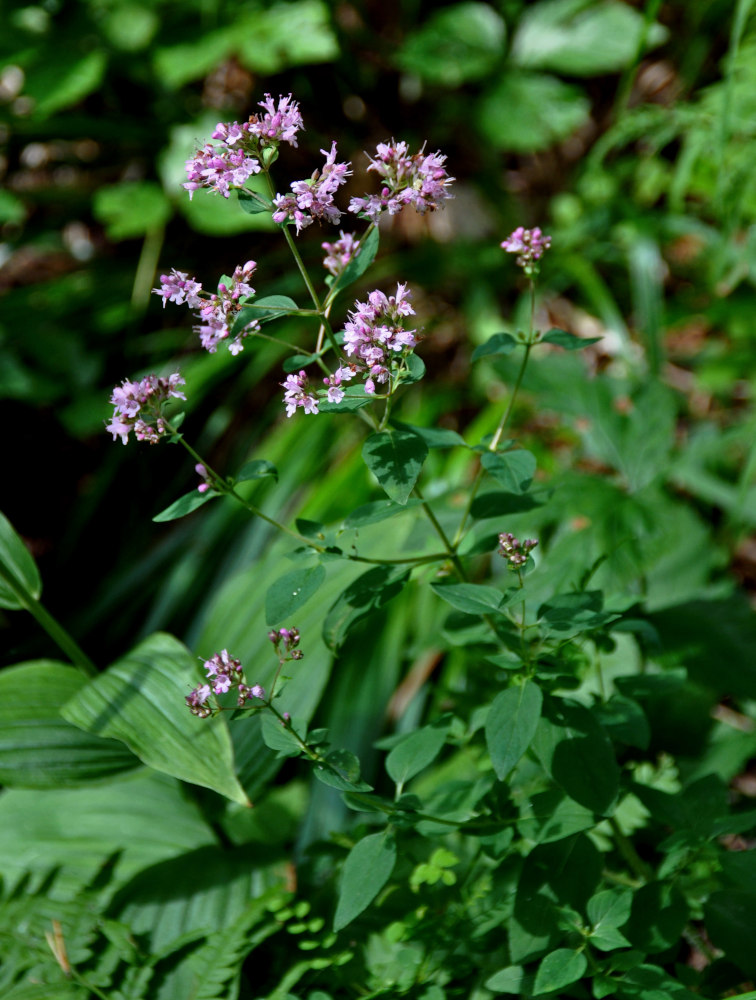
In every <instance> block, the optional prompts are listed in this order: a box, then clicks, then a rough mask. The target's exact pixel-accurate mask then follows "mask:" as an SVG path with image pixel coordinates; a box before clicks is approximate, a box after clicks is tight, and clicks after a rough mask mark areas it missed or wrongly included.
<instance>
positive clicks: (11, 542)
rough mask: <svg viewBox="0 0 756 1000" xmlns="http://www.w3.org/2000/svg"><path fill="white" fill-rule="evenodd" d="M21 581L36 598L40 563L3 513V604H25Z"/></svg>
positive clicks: (0, 605) (39, 587) (15, 606)
mask: <svg viewBox="0 0 756 1000" xmlns="http://www.w3.org/2000/svg"><path fill="white" fill-rule="evenodd" d="M18 585H20V586H21V588H22V590H25V591H28V593H29V594H31V596H32V597H34V598H37V599H38V598H39V595H40V594H41V593H42V581H41V580H40V577H39V570H38V569H37V564H36V563H35V562H34V560H33V559H32V557H31V553H30V552H29V550H28V549H27V547H26V546H25V545H24V543H23V542H22V541H21V539H20V538H19V537H18V535H17V534H16V532H15V531H14V530H13V527H12V526H11V523H10V521H9V520H8V518H7V517H5V516H4V515H3V514H0V608H9V609H12V610H16V609H18V608H23V607H25V606H26V605H25V604H24V603H23V601H22V600H21V598H20V596H19V593H18Z"/></svg>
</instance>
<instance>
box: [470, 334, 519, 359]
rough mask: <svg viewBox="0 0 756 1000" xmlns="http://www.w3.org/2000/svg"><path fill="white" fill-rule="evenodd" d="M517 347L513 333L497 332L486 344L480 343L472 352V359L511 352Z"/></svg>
mask: <svg viewBox="0 0 756 1000" xmlns="http://www.w3.org/2000/svg"><path fill="white" fill-rule="evenodd" d="M515 347H517V341H516V340H515V339H514V337H513V336H512V334H511V333H495V334H494V335H493V336H492V337H489V338H488V340H487V341H486V342H485V344H480V345H479V346H478V347H476V348H475V350H474V351H473V353H472V360H473V361H479V360H480V359H481V358H488V357H495V356H502V355H506V354H511V353H512V351H513V350H514V349H515Z"/></svg>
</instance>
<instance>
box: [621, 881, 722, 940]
mask: <svg viewBox="0 0 756 1000" xmlns="http://www.w3.org/2000/svg"><path fill="white" fill-rule="evenodd" d="M688 916H689V915H688V907H687V904H686V902H685V899H684V897H683V896H682V894H681V892H680V891H679V889H677V888H676V886H673V885H669V884H666V883H664V882H650V883H649V884H648V885H644V886H641V888H640V889H637V890H636V891H635V892H634V893H633V905H632V910H631V912H630V919H629V920H628V921H627V923H625V924H624V925H623V933H624V935H625V936H626V937H627V938H628V940H629V941H630V942H631V944H632V945H634V947H636V948H642V949H643V951H644V952H646V953H647V954H655V953H657V952H660V951H666V950H667V948H671V947H672V946H673V945H677V944H679V941H680V937H681V935H682V932H683V930H684V928H685V924H686V923H687V921H688ZM707 926H708V920H707ZM714 943H715V944H716V943H717V942H716V940H715V942H714Z"/></svg>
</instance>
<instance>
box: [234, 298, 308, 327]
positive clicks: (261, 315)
mask: <svg viewBox="0 0 756 1000" xmlns="http://www.w3.org/2000/svg"><path fill="white" fill-rule="evenodd" d="M298 310H299V306H298V305H297V304H296V302H295V301H294V299H290V298H289V296H288V295H266V296H265V297H264V298H261V299H256V300H255V302H254V303H248V304H246V305H244V306H242V308H241V309H240V310H239V314H238V316H237V317H236V319H235V320H234V322H233V325H232V326H231V336H235V335H236V334H237V333H239V332H241V331H242V330H243V329H244V328H245V326H248V325H249V324H250V323H251V322H252V321H253V320H257V322H258V323H265V322H267V321H270V320H273V319H278V317H279V316H288V315H289V314H290V313H293V312H297V311H298Z"/></svg>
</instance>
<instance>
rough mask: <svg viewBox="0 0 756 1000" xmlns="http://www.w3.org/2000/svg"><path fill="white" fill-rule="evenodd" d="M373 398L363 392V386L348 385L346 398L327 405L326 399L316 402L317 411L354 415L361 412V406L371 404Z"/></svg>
mask: <svg viewBox="0 0 756 1000" xmlns="http://www.w3.org/2000/svg"><path fill="white" fill-rule="evenodd" d="M373 399H374V397H373V396H372V395H371V394H370V393H366V392H365V386H364V385H362V384H360V385H350V386H347V388H346V396H344V398H343V399H342V400H341V402H340V403H329V402H328V400H327V399H323V400H322V401H318V409H319V410H320V412H321V413H354V411H355V410H361V409H362V407H363V406H367V405H368V403H372V402H373Z"/></svg>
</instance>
